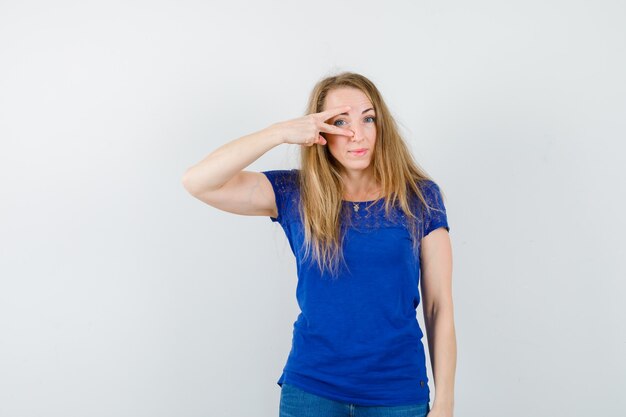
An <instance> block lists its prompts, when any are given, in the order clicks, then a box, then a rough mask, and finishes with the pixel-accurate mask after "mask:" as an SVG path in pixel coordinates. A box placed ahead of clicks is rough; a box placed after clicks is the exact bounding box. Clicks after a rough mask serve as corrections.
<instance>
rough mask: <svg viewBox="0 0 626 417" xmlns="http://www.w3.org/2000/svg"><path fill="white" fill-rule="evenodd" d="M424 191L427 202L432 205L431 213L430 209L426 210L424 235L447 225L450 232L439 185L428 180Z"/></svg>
mask: <svg viewBox="0 0 626 417" xmlns="http://www.w3.org/2000/svg"><path fill="white" fill-rule="evenodd" d="M422 191H423V193H424V198H425V199H426V202H427V203H428V205H429V206H430V213H429V211H428V210H425V212H424V220H425V221H424V236H426V235H427V234H429V233H430V232H432V231H433V230H435V229H438V228H440V227H445V228H446V230H447V231H448V232H450V227H449V226H448V217H447V214H446V207H445V205H444V203H443V197H442V195H441V190H440V189H439V186H438V185H437V184H436V183H435V182H433V181H430V180H428V181H427V182H426V184H425V186H424V187H423V188H422Z"/></svg>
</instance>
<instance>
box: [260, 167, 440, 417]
mask: <svg viewBox="0 0 626 417" xmlns="http://www.w3.org/2000/svg"><path fill="white" fill-rule="evenodd" d="M262 173H263V174H265V176H266V177H267V178H268V179H269V181H270V183H271V184H272V187H273V189H274V194H275V196H276V206H277V208H278V215H277V217H270V220H271V221H272V222H278V223H279V224H280V225H281V226H282V228H283V229H284V231H285V234H286V235H287V239H288V240H289V245H290V246H291V249H292V251H293V253H294V255H295V257H296V261H297V272H298V283H297V287H296V298H297V301H298V305H299V307H300V310H301V313H300V314H299V315H298V318H297V320H296V321H295V322H294V325H293V339H292V346H291V351H290V353H289V357H288V359H287V363H286V364H285V367H284V369H283V372H282V374H281V376H280V378H279V380H278V382H277V383H278V385H279V386H281V387H282V384H283V382H285V383H287V384H293V385H295V386H297V387H299V388H301V389H302V390H305V391H308V392H310V393H313V394H316V395H319V396H322V397H326V398H330V399H333V400H336V401H343V402H346V403H352V404H358V405H385V406H393V405H409V404H423V403H427V402H430V390H429V387H428V376H427V372H426V360H425V351H424V346H423V344H422V336H423V333H422V330H421V329H420V326H419V322H418V321H417V311H416V309H417V306H418V305H419V303H420V294H419V290H418V285H419V278H420V262H419V256H418V257H416V256H415V252H414V250H413V248H412V241H411V237H410V234H409V229H408V227H407V222H406V217H405V215H404V213H403V212H402V210H401V209H400V208H394V209H393V210H394V213H392V214H393V215H391V216H390V217H389V218H387V217H385V211H384V199H381V200H379V201H378V202H376V203H375V204H373V205H371V206H369V207H368V204H370V203H372V202H371V201H369V202H362V203H360V205H359V209H358V211H354V210H353V206H352V203H351V202H348V201H343V204H344V206H345V207H344V212H342V213H350V214H349V215H350V216H351V217H350V220H351V221H350V223H349V224H350V226H349V227H346V228H345V233H346V234H345V238H344V241H343V253H344V259H345V262H346V265H347V267H348V268H347V269H346V268H345V267H344V266H343V264H341V263H340V265H342V266H341V267H340V271H341V273H340V275H339V277H338V278H336V279H330V273H329V272H327V271H324V273H321V271H320V269H319V267H318V265H317V262H315V261H314V262H311V254H309V257H308V258H307V259H305V260H303V257H304V247H303V243H304V230H303V227H302V221H301V219H300V214H299V211H298V204H299V200H300V193H299V186H298V175H299V170H297V169H292V170H273V171H263V172H262ZM422 190H423V193H424V197H425V199H426V201H427V202H428V204H429V206H431V207H433V208H434V209H431V212H430V215H427V214H425V218H424V219H425V220H424V222H423V223H421V226H418V227H422V228H423V231H424V232H423V233H424V236H426V235H427V234H428V233H430V232H431V231H433V230H435V229H437V228H439V227H445V228H446V229H447V230H448V231H449V230H450V228H449V227H448V223H447V217H446V211H445V207H444V204H443V200H442V197H441V194H440V191H439V187H438V186H437V184H436V183H434V182H433V181H427V182H425V185H424V187H423V189H422ZM414 198H415V201H417V202H419V200H417V197H414ZM414 207H415V208H414V211H415V210H421V207H420V206H418V205H415V206H414ZM424 213H427V212H425V211H424ZM342 216H343V214H342ZM342 224H344V223H342ZM345 224H348V223H345Z"/></svg>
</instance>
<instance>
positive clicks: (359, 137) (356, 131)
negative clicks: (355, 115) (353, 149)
mask: <svg viewBox="0 0 626 417" xmlns="http://www.w3.org/2000/svg"><path fill="white" fill-rule="evenodd" d="M350 130H351V131H352V133H354V134H353V135H352V137H351V138H350V140H352V141H353V142H360V141H362V140H363V133H362V132H361V131H360V130H359V129H357V128H356V127H354V128H350Z"/></svg>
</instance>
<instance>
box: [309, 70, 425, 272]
mask: <svg viewBox="0 0 626 417" xmlns="http://www.w3.org/2000/svg"><path fill="white" fill-rule="evenodd" d="M345 87H352V88H357V89H359V90H361V91H362V92H363V93H364V94H365V95H366V96H367V97H368V98H369V100H370V101H371V103H372V106H373V107H374V110H375V112H376V118H375V123H376V141H375V144H374V152H373V156H372V165H373V175H374V179H375V181H376V183H377V184H378V185H380V186H381V190H382V192H381V195H380V196H379V198H378V199H377V200H375V201H378V200H380V199H382V198H385V199H386V201H385V215H386V216H389V213H390V210H391V208H392V207H393V206H395V205H396V204H398V205H399V206H400V208H401V210H402V211H403V212H404V214H405V215H406V218H407V220H408V221H407V223H408V224H407V226H408V228H409V232H410V234H411V239H412V243H413V250H414V253H415V254H416V256H417V254H418V253H419V242H420V240H421V238H422V234H423V228H421V227H418V223H419V224H423V210H415V211H419V213H418V214H416V213H414V212H413V211H414V210H412V208H411V204H410V203H409V201H410V196H411V195H413V196H416V197H417V198H418V199H419V201H421V203H422V204H423V206H424V207H425V208H426V209H427V210H428V211H429V212H430V207H429V206H428V204H427V203H426V200H425V198H424V195H423V193H422V191H421V189H420V183H421V182H422V181H424V180H431V179H430V177H429V176H428V175H427V174H426V172H425V171H424V170H423V169H421V168H420V167H419V166H418V164H417V163H416V162H415V161H414V160H413V157H412V156H411V153H410V152H409V149H408V147H407V145H406V143H405V141H404V139H403V138H402V137H401V135H400V133H399V130H398V127H397V124H396V122H395V120H394V118H393V116H392V115H391V113H390V112H389V109H388V108H387V105H386V104H385V102H384V100H383V99H382V96H381V94H380V93H379V91H378V89H377V88H376V86H375V85H374V84H373V83H372V82H371V81H370V80H369V79H367V78H366V77H364V76H363V75H360V74H357V73H354V72H342V73H339V74H337V75H333V76H328V77H326V78H323V79H321V80H320V81H318V82H317V84H316V85H315V86H314V88H313V90H312V91H311V93H310V96H309V100H308V104H307V110H306V114H312V113H319V112H321V111H323V110H325V109H324V108H323V106H324V101H325V99H326V96H327V95H328V93H329V92H330V91H331V90H333V89H336V88H345ZM300 157H301V163H300V165H301V168H300V175H299V186H300V191H301V192H300V196H301V200H300V205H299V212H300V216H301V219H302V224H303V228H304V248H305V258H306V257H307V256H309V255H310V254H311V252H312V255H313V259H314V260H316V261H317V263H318V266H319V268H320V270H321V271H324V270H325V269H328V270H329V271H330V272H331V275H332V276H333V277H336V276H337V273H338V270H339V266H338V262H339V259H341V260H342V261H343V262H344V263H345V260H344V258H343V250H342V243H343V237H344V235H343V233H342V227H341V211H342V202H343V195H344V186H343V181H342V179H341V176H340V171H339V169H338V162H336V161H335V160H334V158H333V156H332V155H331V154H330V152H329V150H328V147H327V146H324V145H313V146H301V153H300Z"/></svg>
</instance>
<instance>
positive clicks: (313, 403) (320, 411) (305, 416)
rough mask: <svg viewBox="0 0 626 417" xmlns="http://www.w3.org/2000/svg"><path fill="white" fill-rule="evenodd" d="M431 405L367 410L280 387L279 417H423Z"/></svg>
mask: <svg viewBox="0 0 626 417" xmlns="http://www.w3.org/2000/svg"><path fill="white" fill-rule="evenodd" d="M429 411H430V404H428V403H425V404H415V405H397V406H396V405H394V406H380V405H377V406H370V405H355V404H349V403H345V402H341V401H335V400H331V399H329V398H324V397H320V396H317V395H315V394H312V393H310V392H307V391H304V390H302V389H300V388H298V387H296V386H295V385H291V384H285V383H283V385H282V388H281V391H280V410H279V417H426V416H427V415H428V412H429Z"/></svg>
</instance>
